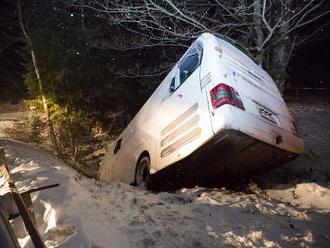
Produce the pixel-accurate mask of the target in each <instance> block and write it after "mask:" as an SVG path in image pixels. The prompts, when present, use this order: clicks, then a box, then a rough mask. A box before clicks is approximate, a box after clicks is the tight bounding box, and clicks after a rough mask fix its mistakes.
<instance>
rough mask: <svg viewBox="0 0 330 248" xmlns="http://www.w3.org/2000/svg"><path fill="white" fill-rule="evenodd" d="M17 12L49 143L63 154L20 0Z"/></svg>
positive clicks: (18, 0)
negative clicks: (35, 80) (36, 81)
mask: <svg viewBox="0 0 330 248" xmlns="http://www.w3.org/2000/svg"><path fill="white" fill-rule="evenodd" d="M17 10H18V19H19V25H20V27H21V29H22V32H23V35H24V38H25V40H26V43H27V45H28V47H29V48H30V53H31V58H32V63H33V68H34V72H35V74H36V77H37V80H38V86H39V92H40V95H41V99H42V105H43V108H44V112H45V114H46V125H47V134H48V135H47V136H48V139H49V141H50V142H51V143H52V144H53V146H54V147H55V150H56V152H57V153H58V154H62V153H61V150H60V148H59V145H58V142H57V139H56V136H55V131H54V126H53V122H52V120H51V118H50V114H49V108H48V101H47V98H46V96H45V92H44V87H43V82H42V79H41V76H40V70H39V66H38V61H37V56H36V54H35V51H34V49H33V43H32V40H31V37H30V36H29V34H28V33H27V31H26V28H25V26H24V21H23V15H22V9H21V2H20V0H17Z"/></svg>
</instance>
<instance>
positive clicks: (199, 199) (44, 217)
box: [0, 113, 330, 248]
mask: <svg viewBox="0 0 330 248" xmlns="http://www.w3.org/2000/svg"><path fill="white" fill-rule="evenodd" d="M328 114H329V113H328ZM0 119H1V118H0ZM1 123H2V122H1V120H0V132H1V125H2V124H1ZM0 135H1V133H0ZM323 135H325V134H324V133H323ZM312 144H313V142H311V143H310V144H308V145H312ZM0 146H4V147H5V148H6V153H7V156H8V157H7V158H8V161H9V164H10V169H11V173H12V175H13V177H14V179H15V181H16V182H17V186H18V187H19V188H21V189H22V188H26V187H31V186H37V185H38V186H42V185H47V184H52V183H59V184H60V186H59V187H56V188H53V189H48V190H45V191H41V192H38V193H33V195H32V199H33V204H34V209H35V212H36V219H37V223H38V225H39V230H40V233H41V234H42V236H43V239H44V240H45V242H46V245H47V246H48V247H74V248H75V247H94V248H100V247H103V248H107V247H125V248H126V247H166V248H167V247H330V192H329V188H330V187H329V185H328V184H327V183H326V182H327V180H326V178H325V179H324V180H323V179H322V180H318V179H319V178H320V177H321V175H319V174H318V173H319V172H318V170H315V168H318V166H319V165H318V164H317V163H315V165H313V166H314V167H313V169H314V171H313V173H311V174H309V175H307V178H310V180H307V179H306V177H304V176H302V177H301V178H291V177H290V176H289V175H288V174H290V173H291V174H292V173H293V172H292V171H295V170H299V168H300V167H299V163H300V164H302V166H301V167H302V168H307V171H310V170H309V167H310V166H311V162H310V161H309V160H306V159H305V160H303V159H304V158H302V160H298V161H297V162H295V163H298V164H293V165H292V166H291V167H292V168H291V167H290V165H288V166H287V167H284V168H283V169H281V170H275V172H272V173H270V174H268V175H265V176H264V178H263V180H264V181H266V182H264V183H263V184H264V187H265V188H264V189H263V190H261V191H260V190H255V192H254V193H250V194H247V193H244V192H239V191H231V190H228V189H225V188H221V189H209V188H200V187H195V188H190V189H181V190H179V191H177V192H175V193H167V192H162V193H153V192H150V191H147V190H142V189H139V188H136V187H132V186H129V185H126V184H123V183H111V184H106V183H101V182H98V181H96V180H94V179H89V178H86V177H84V176H81V175H79V174H78V173H77V172H76V171H74V170H73V169H71V168H69V167H68V166H67V165H66V164H65V163H64V162H62V161H61V160H59V159H58V158H56V157H55V156H53V155H52V154H50V153H49V152H47V151H44V150H41V149H39V148H36V147H35V146H33V145H30V144H25V143H21V142H18V141H13V140H9V139H5V138H2V139H1V138H0ZM321 158H322V159H323V158H327V155H326V153H324V154H323V153H322V154H321ZM314 160H315V159H314ZM314 160H313V161H314ZM313 163H314V162H313ZM322 166H324V163H322ZM289 169H290V173H288V170H289ZM318 169H320V168H318ZM323 172H324V171H323ZM285 173H286V175H285V176H286V179H285V180H284V174H285ZM320 173H321V172H320ZM291 174H290V175H291ZM321 174H322V173H321ZM323 174H324V173H323ZM292 175H295V174H292ZM304 175H305V174H304ZM323 176H324V175H323ZM298 179H299V180H298ZM15 222H18V221H15ZM13 224H15V226H16V227H17V233H18V235H19V236H20V243H21V244H22V246H23V247H30V243H29V242H30V241H29V239H28V238H26V237H25V236H26V235H25V234H24V232H23V231H22V230H20V229H21V228H18V227H19V223H13Z"/></svg>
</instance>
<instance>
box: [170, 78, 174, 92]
mask: <svg viewBox="0 0 330 248" xmlns="http://www.w3.org/2000/svg"><path fill="white" fill-rule="evenodd" d="M174 91H175V78H173V79H172V81H171V85H170V92H171V93H172V92H174Z"/></svg>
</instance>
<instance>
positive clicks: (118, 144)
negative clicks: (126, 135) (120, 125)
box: [113, 138, 123, 154]
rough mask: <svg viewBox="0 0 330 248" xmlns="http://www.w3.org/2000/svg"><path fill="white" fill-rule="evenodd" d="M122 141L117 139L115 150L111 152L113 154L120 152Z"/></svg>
mask: <svg viewBox="0 0 330 248" xmlns="http://www.w3.org/2000/svg"><path fill="white" fill-rule="evenodd" d="M122 140H123V139H122V138H121V139H119V140H118V141H117V143H116V146H115V149H114V150H113V153H114V154H116V153H117V152H118V151H119V150H120V147H121V141H122Z"/></svg>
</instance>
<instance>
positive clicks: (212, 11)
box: [67, 0, 330, 89]
mask: <svg viewBox="0 0 330 248" xmlns="http://www.w3.org/2000/svg"><path fill="white" fill-rule="evenodd" d="M67 2H68V3H69V4H70V5H71V6H77V7H79V8H84V9H88V10H89V11H91V12H93V13H95V15H96V16H97V17H98V18H104V20H106V21H108V22H109V24H110V25H117V26H119V27H121V28H123V29H125V30H127V31H129V32H130V34H131V37H130V39H126V40H125V39H124V40H123V39H122V40H120V39H117V38H116V37H113V38H112V40H111V41H110V42H109V41H99V43H98V44H96V43H95V44H94V45H97V46H99V47H104V48H111V49H118V50H128V49H136V48H145V47H155V46H156V47H157V46H161V47H172V46H175V47H177V46H183V47H186V46H187V45H188V44H189V42H190V41H191V40H192V39H195V38H196V37H198V36H199V35H201V34H202V33H203V32H210V33H215V34H221V35H224V36H227V37H230V38H232V39H233V40H236V41H238V42H240V43H242V45H244V46H245V47H246V48H247V49H248V50H249V51H250V52H251V54H252V55H253V57H254V58H255V59H256V60H257V61H258V62H259V63H260V64H263V65H264V67H265V68H266V69H267V70H270V71H271V72H272V74H273V76H274V77H275V79H277V83H278V85H279V86H280V88H281V89H283V81H284V80H283V79H284V76H283V74H285V70H286V67H287V64H288V61H289V59H290V56H291V54H292V52H293V51H294V50H295V48H296V47H297V46H299V45H301V44H302V43H304V42H307V41H308V40H310V39H311V38H312V37H313V36H314V35H315V34H317V33H318V32H319V31H320V30H321V28H322V27H323V25H326V24H322V25H321V26H318V27H317V26H313V27H312V31H311V32H310V33H309V34H302V33H301V32H300V31H302V30H303V29H304V27H306V26H307V25H311V24H312V23H315V22H316V21H318V20H319V22H320V20H322V18H323V17H324V16H325V15H328V14H329V13H330V11H329V8H328V6H327V3H326V0H304V1H295V0H238V1H234V0H209V1H205V0H164V1H155V0H136V1H134V0H126V1H117V0H75V1H73V2H72V1H70V0H67ZM274 68H277V69H276V70H274Z"/></svg>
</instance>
